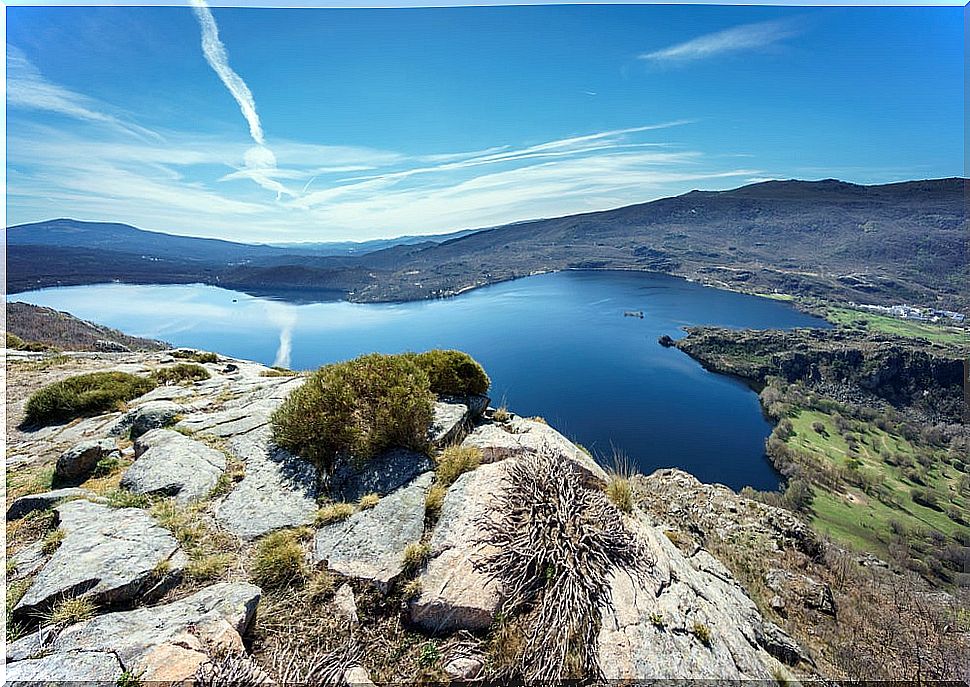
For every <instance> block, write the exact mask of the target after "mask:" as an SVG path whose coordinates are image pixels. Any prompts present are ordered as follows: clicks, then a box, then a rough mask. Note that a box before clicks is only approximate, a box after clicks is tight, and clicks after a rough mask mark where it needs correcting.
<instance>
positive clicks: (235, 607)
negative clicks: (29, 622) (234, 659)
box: [7, 582, 261, 684]
mask: <svg viewBox="0 0 970 687" xmlns="http://www.w3.org/2000/svg"><path fill="white" fill-rule="evenodd" d="M260 594H261V592H260V589H259V587H254V586H253V585H251V584H243V583H228V582H223V583H219V584H215V585H212V586H211V587H206V588H205V589H203V590H201V591H199V592H196V593H195V594H192V595H191V596H189V597H186V598H184V599H181V600H179V601H175V602H173V603H170V604H166V605H164V606H155V607H152V608H138V609H136V610H133V611H125V612H120V613H108V614H106V615H102V616H98V617H96V618H93V619H91V620H87V621H84V622H81V623H78V624H76V625H72V626H71V627H68V628H67V629H65V630H64V631H63V632H61V633H60V634H59V635H57V636H56V637H54V638H52V639H50V640H49V642H47V643H46V645H45V646H44V647H43V651H45V652H51V655H58V656H61V655H69V654H72V653H79V652H90V653H109V654H110V655H114V656H116V657H117V660H119V661H120V663H121V665H122V666H123V668H124V670H125V671H126V672H128V673H130V674H133V675H139V676H140V679H141V681H142V684H151V683H152V682H155V681H166V682H169V681H171V682H181V681H183V680H188V679H191V677H192V676H193V675H194V674H195V671H196V669H197V668H198V666H199V665H201V664H202V663H204V662H206V661H207V660H208V658H209V653H210V652H212V653H218V652H220V651H222V652H225V651H234V652H242V651H244V647H243V643H242V639H241V635H242V634H244V633H245V632H246V630H247V629H248V628H249V626H250V624H251V623H252V620H253V617H254V615H255V612H256V606H257V604H258V603H259V598H260ZM25 640H33V637H32V636H31V637H26V638H24V639H22V640H18V641H17V642H13V643H12V644H10V645H8V657H9V656H10V655H11V654H12V655H14V656H18V657H19V656H22V655H23V654H24V646H25V645H27V646H34V645H36V642H34V643H33V644H32V645H31V644H28V643H27V642H26V641H25ZM21 663H23V664H27V665H25V666H24V667H22V668H21V667H20V664H21ZM32 665H33V664H30V663H28V661H27V660H24V661H15V662H14V663H8V664H7V670H8V679H9V671H10V670H11V668H14V667H15V668H16V669H17V670H19V671H22V672H20V673H19V674H20V675H24V676H25V679H30V676H31V675H32V674H37V673H33V672H29V671H30V669H31V667H32ZM38 679H42V678H38ZM71 679H79V678H71Z"/></svg>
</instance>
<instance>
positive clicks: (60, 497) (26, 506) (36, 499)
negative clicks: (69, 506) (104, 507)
mask: <svg viewBox="0 0 970 687" xmlns="http://www.w3.org/2000/svg"><path fill="white" fill-rule="evenodd" d="M90 495H91V492H89V491H88V490H87V489H79V488H78V487H67V488H65V489H54V490H53V491H45V492H42V493H40V494H28V495H27V496H21V497H19V498H16V499H14V500H13V503H11V504H10V508H8V509H7V520H19V519H20V518H22V517H24V516H25V515H27V514H28V513H33V512H34V511H35V510H47V509H48V508H52V507H53V506H55V505H56V504H58V503H60V502H61V501H64V500H65V499H78V498H84V497H85V496H90Z"/></svg>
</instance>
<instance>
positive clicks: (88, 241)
mask: <svg viewBox="0 0 970 687" xmlns="http://www.w3.org/2000/svg"><path fill="white" fill-rule="evenodd" d="M966 186H967V180H966V179H961V178H950V179H939V180H928V181H911V182H903V183H897V184H886V185H878V186H861V185H856V184H850V183H845V182H841V181H836V180H824V181H814V182H807V181H771V182H764V183H759V184H752V185H749V186H743V187H741V188H738V189H734V190H730V191H692V192H690V193H687V194H684V195H681V196H677V197H673V198H664V199H661V200H657V201H653V202H649V203H643V204H638V205H631V206H628V207H622V208H617V209H614V210H607V211H603V212H594V213H587V214H580V215H571V216H566V217H559V218H554V219H541V220H535V221H531V222H520V223H516V224H511V225H506V226H502V227H497V228H492V229H487V230H481V231H476V232H457V233H456V234H452V235H443V236H435V237H402V238H400V239H389V240H386V241H385V240H381V241H375V242H368V243H367V244H350V245H348V244H346V243H342V244H310V245H290V246H285V247H284V246H272V245H249V244H240V243H232V242H228V241H220V240H216V239H199V238H191V237H184V236H172V235H169V234H163V233H158V232H146V231H142V230H139V229H135V228H134V227H129V226H126V225H121V224H101V223H85V222H77V221H74V220H67V219H60V220H51V221H48V222H40V223H36V224H30V225H21V226H17V227H10V228H9V229H8V230H7V246H8V256H7V257H8V277H7V280H8V284H7V285H8V292H11V293H12V292H16V291H23V290H28V289H32V288H40V287H45V286H55V285H69V284H89V283H98V282H106V281H112V280H118V281H124V282H133V283H191V282H204V283H208V284H214V285H219V286H224V287H227V288H234V289H239V290H248V291H253V292H266V291H273V292H285V291H294V292H295V291H307V290H313V291H326V292H328V293H330V294H331V295H332V296H334V297H342V298H347V299H349V300H354V301H388V300H414V299H422V298H433V297H440V296H446V295H453V294H455V293H458V292H460V291H463V290H467V289H468V288H473V287H476V286H481V285H484V284H488V283H495V282H498V281H504V280H508V279H513V278H516V277H521V276H526V275H529V274H531V273H535V272H540V271H551V270H561V269H636V270H653V271H658V272H667V273H671V274H676V275H682V276H686V277H689V278H693V279H697V280H701V281H705V282H708V283H712V284H715V285H721V286H727V287H732V288H737V287H745V288H749V289H754V290H764V291H770V290H774V289H778V290H780V291H784V292H786V293H800V294H813V295H818V296H822V297H830V298H840V299H847V300H855V301H859V302H872V303H889V302H907V303H919V304H927V305H936V304H944V305H946V306H948V307H951V308H954V309H966V308H967V307H968V306H970V296H968V289H967V284H968V283H970V267H968V262H970V261H968V259H967V258H968V256H967V236H968V233H967V232H968V229H970V224H968V218H967V206H966V195H965V193H966V190H967V188H966Z"/></svg>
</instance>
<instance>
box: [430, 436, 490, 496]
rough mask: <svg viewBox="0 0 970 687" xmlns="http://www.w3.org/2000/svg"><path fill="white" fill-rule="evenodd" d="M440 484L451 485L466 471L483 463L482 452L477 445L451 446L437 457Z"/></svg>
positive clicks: (437, 473) (437, 472)
mask: <svg viewBox="0 0 970 687" xmlns="http://www.w3.org/2000/svg"><path fill="white" fill-rule="evenodd" d="M437 463H438V466H437V470H436V473H435V474H436V476H437V477H436V479H437V480H438V484H441V485H442V486H444V487H450V486H451V485H452V484H454V483H455V480H456V479H458V478H459V477H461V475H463V474H464V473H466V472H471V471H472V470H474V469H475V468H477V467H478V466H479V465H481V464H482V452H481V450H480V449H479V448H477V447H476V446H449V447H448V448H446V449H445V450H444V451H442V452H441V454H440V455H439V456H438V458H437Z"/></svg>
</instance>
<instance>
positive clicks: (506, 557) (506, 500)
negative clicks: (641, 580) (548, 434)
mask: <svg viewBox="0 0 970 687" xmlns="http://www.w3.org/2000/svg"><path fill="white" fill-rule="evenodd" d="M497 498H498V504H497V509H496V510H497V512H499V513H502V514H503V517H502V518H501V519H498V520H495V519H491V518H488V519H484V520H483V521H482V522H481V526H482V528H483V529H484V530H485V532H486V536H485V538H484V541H483V543H486V544H489V545H492V546H494V547H495V553H491V554H488V555H486V556H485V557H484V559H483V560H481V561H479V562H478V565H479V567H480V569H481V570H483V572H485V573H486V574H487V575H488V576H490V577H491V578H493V579H495V580H497V581H498V582H499V583H500V584H501V585H502V587H503V589H504V590H505V591H506V594H507V601H506V602H505V604H504V605H503V608H502V612H503V614H504V615H505V616H507V617H511V616H512V615H513V614H516V613H518V614H520V615H521V616H522V618H521V619H520V620H519V622H521V623H522V634H523V638H524V639H523V642H522V644H521V649H520V650H519V651H518V653H517V654H516V655H515V656H514V657H512V658H509V659H508V660H506V661H505V667H504V668H503V672H502V673H501V674H500V675H499V676H498V677H499V679H502V680H506V679H514V680H525V681H533V680H534V681H555V682H558V681H561V680H567V679H600V678H602V670H601V669H600V666H599V662H598V658H597V655H596V645H597V635H598V632H599V622H600V613H601V609H602V607H603V606H605V605H607V604H609V603H610V589H609V583H610V578H611V576H612V574H613V573H614V571H616V570H623V571H625V572H627V573H629V574H631V575H636V576H639V575H642V574H643V573H644V572H645V571H646V568H647V566H649V565H650V564H651V561H650V559H649V554H648V552H647V551H646V550H645V548H644V546H643V544H642V543H641V542H640V541H639V539H637V538H636V536H635V535H633V534H632V533H631V532H630V531H629V530H627V529H626V527H625V525H624V523H623V516H622V515H621V514H620V512H619V510H618V509H617V508H616V507H615V506H614V505H613V504H612V503H611V502H610V501H609V500H608V499H607V498H606V496H605V494H603V492H602V491H600V490H598V489H596V488H594V487H593V486H592V485H590V484H589V480H588V479H587V478H586V476H585V473H583V472H582V471H581V470H579V468H578V467H576V466H575V464H574V463H573V462H572V461H570V460H567V459H565V458H563V457H561V456H560V455H558V454H556V453H554V452H552V451H551V450H549V449H546V450H543V451H540V452H539V453H538V454H537V455H535V456H534V457H532V458H530V459H527V460H521V461H516V462H514V463H512V464H511V465H510V466H509V468H508V472H507V476H506V479H505V484H504V488H503V490H502V491H501V493H500V494H499V495H498V496H497Z"/></svg>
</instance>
